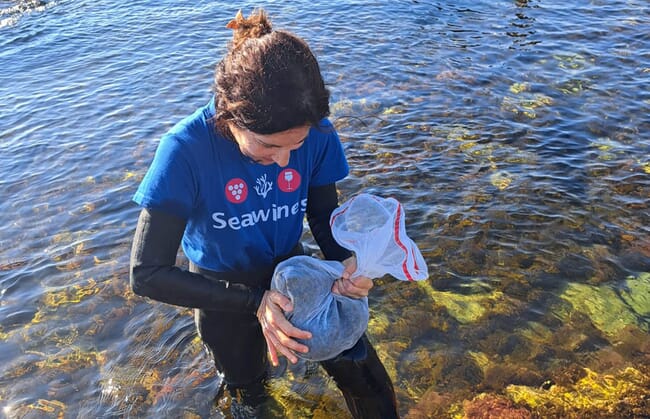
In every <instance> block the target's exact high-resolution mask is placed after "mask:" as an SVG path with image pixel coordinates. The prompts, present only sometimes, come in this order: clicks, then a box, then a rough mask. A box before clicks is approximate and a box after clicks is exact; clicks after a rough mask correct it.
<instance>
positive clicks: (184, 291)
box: [130, 209, 264, 313]
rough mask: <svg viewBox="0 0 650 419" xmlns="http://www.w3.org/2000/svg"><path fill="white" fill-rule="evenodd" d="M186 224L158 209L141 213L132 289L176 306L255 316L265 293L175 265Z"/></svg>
mask: <svg viewBox="0 0 650 419" xmlns="http://www.w3.org/2000/svg"><path fill="white" fill-rule="evenodd" d="M185 224H186V222H185V221H184V220H182V219H181V218H178V217H177V216H174V215H171V214H168V213H165V212H163V211H159V210H150V209H143V210H142V211H141V212H140V217H139V219H138V225H137V227H136V231H135V237H134V240H133V247H132V249H131V269H130V280H131V288H132V289H133V292H134V293H136V294H137V295H140V296H144V297H149V298H152V299H154V300H157V301H161V302H164V303H168V304H174V305H177V306H183V307H191V308H201V309H207V310H221V311H231V312H232V311H235V312H252V313H255V312H256V311H257V308H258V307H259V305H260V302H261V301H262V296H263V295H264V290H263V289H262V288H250V287H247V286H245V285H243V284H237V283H231V282H228V281H226V280H220V279H214V278H207V277H205V276H203V275H200V274H197V273H193V272H189V271H186V270H184V269H181V268H180V267H177V266H175V263H176V254H177V252H178V246H179V245H180V242H181V238H182V237H183V232H184V230H185Z"/></svg>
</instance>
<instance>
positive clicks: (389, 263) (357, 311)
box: [271, 193, 428, 361]
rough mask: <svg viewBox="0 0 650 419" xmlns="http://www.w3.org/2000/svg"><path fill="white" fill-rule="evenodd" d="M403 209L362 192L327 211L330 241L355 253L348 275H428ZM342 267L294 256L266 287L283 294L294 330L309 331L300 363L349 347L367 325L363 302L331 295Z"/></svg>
mask: <svg viewBox="0 0 650 419" xmlns="http://www.w3.org/2000/svg"><path fill="white" fill-rule="evenodd" d="M405 224H406V223H405V221H404V209H403V207H402V205H401V204H400V203H399V202H398V201H397V200H395V199H393V198H382V197H379V196H376V195H371V194H367V193H362V194H359V195H356V196H354V197H352V198H350V199H349V200H348V201H346V202H345V203H343V204H342V205H341V206H340V207H339V208H337V209H336V210H334V211H333V212H332V215H331V217H330V225H331V227H332V234H333V235H334V239H335V240H336V241H337V242H338V243H339V244H340V245H341V246H343V247H345V248H346V249H348V250H351V251H352V252H354V254H355V255H356V258H357V270H356V272H355V273H354V274H353V275H352V277H355V276H359V275H362V276H366V277H369V278H372V279H375V278H380V277H382V276H384V275H387V274H390V275H391V276H393V277H395V278H396V279H399V280H403V281H418V280H423V279H426V278H427V277H428V270H427V265H426V263H425V261H424V258H423V257H422V254H421V253H420V250H419V249H418V248H417V245H416V244H415V243H414V242H413V241H412V240H411V239H410V238H409V237H408V236H407V235H406V228H405ZM343 270H344V266H343V264H342V263H340V262H337V261H327V260H321V259H318V258H315V257H311V256H294V257H292V258H289V259H287V260H285V261H284V262H282V263H280V264H278V266H276V268H275V271H274V274H273V278H272V280H271V289H274V290H277V291H278V292H280V293H282V294H283V295H285V296H287V297H288V298H289V299H290V300H291V302H292V303H293V306H294V309H293V311H292V312H289V313H285V314H286V316H287V319H288V320H289V321H290V322H291V323H292V324H293V325H294V326H296V327H298V328H299V329H303V330H308V331H310V332H311V334H312V338H311V339H307V340H303V341H301V343H303V344H305V345H307V346H308V347H309V352H307V353H305V354H297V355H298V356H300V357H301V358H303V359H307V360H311V361H323V360H327V359H331V358H334V357H336V356H337V355H338V354H340V353H341V352H343V351H345V350H346V349H349V348H351V347H352V346H354V344H355V343H356V342H357V341H358V340H359V338H361V336H362V335H363V333H364V332H365V330H366V328H367V327H368V318H369V312H368V298H367V297H364V298H359V299H357V298H350V297H346V296H342V295H338V294H334V293H332V291H331V289H332V285H333V284H334V282H335V281H336V280H337V279H339V278H340V277H341V274H342V273H343Z"/></svg>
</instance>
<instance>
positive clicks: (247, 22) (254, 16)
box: [226, 9, 273, 48]
mask: <svg viewBox="0 0 650 419" xmlns="http://www.w3.org/2000/svg"><path fill="white" fill-rule="evenodd" d="M226 28H228V29H232V30H233V32H234V33H233V37H232V42H233V48H237V47H238V46H239V45H241V44H242V43H244V41H246V40H247V39H249V38H261V37H262V36H264V35H266V34H268V33H271V31H272V30H273V29H272V27H271V22H270V21H269V18H268V16H267V15H266V12H265V11H264V10H262V9H260V10H254V11H253V13H251V15H250V16H249V17H248V18H245V17H244V15H243V14H242V12H241V10H239V11H238V12H237V15H236V16H235V18H234V19H233V20H231V21H230V22H228V24H227V25H226Z"/></svg>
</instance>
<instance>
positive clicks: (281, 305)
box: [257, 291, 311, 367]
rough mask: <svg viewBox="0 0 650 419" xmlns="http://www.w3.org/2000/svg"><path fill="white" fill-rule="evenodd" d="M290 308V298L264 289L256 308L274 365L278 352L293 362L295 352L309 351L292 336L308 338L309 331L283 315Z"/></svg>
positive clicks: (290, 309) (309, 335)
mask: <svg viewBox="0 0 650 419" xmlns="http://www.w3.org/2000/svg"><path fill="white" fill-rule="evenodd" d="M283 310H284V311H283ZM292 310H293V304H291V300H289V299H288V298H287V297H285V296H284V295H282V294H280V293H279V292H277V291H266V292H265V293H264V296H263V297H262V302H261V303H260V306H259V308H258V309H257V319H258V320H259V322H260V325H262V333H263V334H264V339H266V346H267V347H268V348H269V356H270V357H271V363H272V364H273V366H274V367H277V366H278V353H280V354H282V355H284V356H286V357H287V359H288V360H289V361H291V363H292V364H295V363H296V362H298V357H297V356H296V355H295V352H302V353H305V352H308V351H309V348H308V347H307V346H305V345H303V344H301V343H299V342H296V341H295V340H294V338H295V339H310V338H311V333H309V332H307V331H305V330H300V329H298V328H297V327H295V326H293V325H292V324H291V323H290V322H289V320H287V319H286V317H284V313H285V312H289V311H292Z"/></svg>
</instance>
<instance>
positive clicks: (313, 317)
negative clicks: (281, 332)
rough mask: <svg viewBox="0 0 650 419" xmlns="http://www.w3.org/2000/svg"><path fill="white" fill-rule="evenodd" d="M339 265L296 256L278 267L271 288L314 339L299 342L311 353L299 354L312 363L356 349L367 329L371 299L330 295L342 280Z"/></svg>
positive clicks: (293, 321)
mask: <svg viewBox="0 0 650 419" xmlns="http://www.w3.org/2000/svg"><path fill="white" fill-rule="evenodd" d="M343 269H344V266H343V264H342V263H340V262H336V261H329V260H320V259H316V258H313V257H311V256H294V257H292V258H289V259H287V260H285V261H284V262H282V263H280V264H278V266H276V268H275V273H274V274H273V279H272V280H271V289H274V290H277V291H278V292H280V293H281V294H283V295H285V296H287V297H288V298H289V299H290V300H291V302H292V303H293V306H294V309H293V311H291V312H288V313H285V315H286V317H287V320H289V321H290V322H291V324H293V325H294V326H296V327H297V328H299V329H302V330H307V331H309V332H311V334H312V338H311V339H306V340H298V341H299V342H301V343H303V344H305V345H307V347H309V352H307V353H305V354H303V353H297V354H296V355H297V356H299V357H301V358H303V359H308V360H311V361H324V360H326V359H331V358H334V357H335V356H337V355H338V354H340V353H341V352H343V351H345V350H346V349H350V348H351V347H352V346H354V344H355V343H357V341H358V340H359V338H361V336H362V335H363V332H365V330H366V328H367V326H368V298H361V299H355V298H349V297H344V296H342V295H338V294H333V293H332V292H331V289H332V284H334V281H336V280H337V279H339V278H340V277H341V274H342V273H343Z"/></svg>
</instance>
